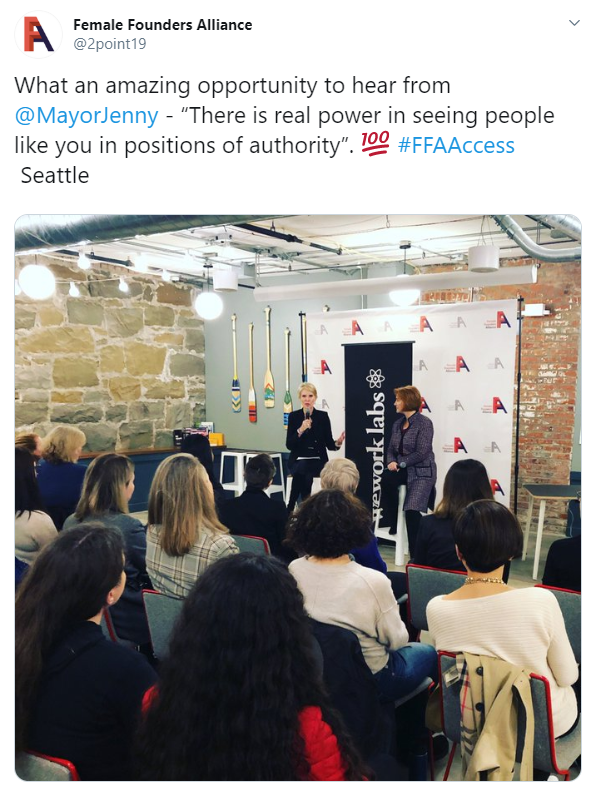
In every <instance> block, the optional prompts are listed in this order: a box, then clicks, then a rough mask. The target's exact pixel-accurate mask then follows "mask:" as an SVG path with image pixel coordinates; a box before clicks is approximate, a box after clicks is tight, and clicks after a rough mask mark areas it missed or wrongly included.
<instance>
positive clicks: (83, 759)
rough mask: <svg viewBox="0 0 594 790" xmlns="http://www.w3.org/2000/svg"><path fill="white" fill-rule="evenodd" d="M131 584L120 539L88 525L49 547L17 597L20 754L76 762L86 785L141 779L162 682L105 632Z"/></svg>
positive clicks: (138, 657)
mask: <svg viewBox="0 0 594 790" xmlns="http://www.w3.org/2000/svg"><path fill="white" fill-rule="evenodd" d="M124 583H125V573H124V541H123V539H122V536H121V534H120V532H119V531H118V530H117V529H115V528H113V527H102V526H91V525H88V526H84V527H75V528H73V529H69V530H68V531H67V532H63V533H62V534H60V535H59V536H58V537H57V538H56V540H55V541H53V542H52V543H50V544H49V545H47V546H46V547H45V548H44V549H43V550H42V552H41V554H40V555H39V557H38V558H37V559H36V560H35V562H34V563H33V565H32V566H31V568H30V569H29V571H28V573H27V574H26V576H25V578H24V579H23V581H22V582H21V584H20V586H19V589H18V592H17V599H16V612H15V634H16V651H15V691H16V748H17V751H20V750H22V749H30V750H33V751H37V752H41V753H43V754H50V755H52V757H60V758H62V759H65V760H70V761H71V762H72V763H73V764H74V766H75V767H76V769H77V770H78V772H79V774H80V778H81V779H84V780H96V781H99V780H126V779H130V778H131V777H130V751H131V744H132V738H133V735H134V731H135V729H136V725H137V719H138V716H139V713H140V707H141V703H142V698H143V695H144V693H145V692H146V690H147V689H148V688H149V687H150V686H152V685H153V684H154V682H155V679H156V675H155V673H154V671H153V669H152V668H151V667H150V665H149V664H148V662H147V661H146V660H145V658H144V657H143V656H141V655H140V654H139V653H136V652H135V651H133V650H130V649H129V648H125V647H122V646H120V645H117V644H115V643H114V642H111V641H108V640H107V639H106V638H105V636H104V635H103V632H102V630H101V625H100V624H101V617H102V610H103V607H104V606H111V605H113V604H115V603H116V602H117V600H118V598H119V597H120V595H121V594H122V591H123V589H124Z"/></svg>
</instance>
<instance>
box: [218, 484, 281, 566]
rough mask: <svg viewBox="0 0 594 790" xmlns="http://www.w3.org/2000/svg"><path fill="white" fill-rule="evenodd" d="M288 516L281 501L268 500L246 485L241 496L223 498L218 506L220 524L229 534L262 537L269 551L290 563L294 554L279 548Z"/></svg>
mask: <svg viewBox="0 0 594 790" xmlns="http://www.w3.org/2000/svg"><path fill="white" fill-rule="evenodd" d="M288 517H289V513H288V511H287V508H286V506H285V503H284V502H279V501H275V500H274V499H270V497H269V496H268V494H266V493H265V492H264V491H262V489H260V488H255V487H253V486H248V487H247V488H246V490H245V491H244V492H243V494H242V495H241V496H238V497H235V498H234V499H226V500H225V502H224V504H223V506H222V507H221V521H222V523H223V524H224V525H225V526H226V527H228V529H229V531H230V532H231V534H232V535H255V536H257V537H259V538H266V540H267V541H268V545H269V546H270V551H271V552H272V553H273V554H274V555H276V556H277V557H281V558H283V559H286V560H288V561H289V562H290V561H292V560H293V559H295V556H296V555H295V554H294V553H293V552H291V551H290V550H289V551H288V552H287V550H285V549H284V548H283V546H282V542H283V540H284V539H285V527H286V525H287V519H288Z"/></svg>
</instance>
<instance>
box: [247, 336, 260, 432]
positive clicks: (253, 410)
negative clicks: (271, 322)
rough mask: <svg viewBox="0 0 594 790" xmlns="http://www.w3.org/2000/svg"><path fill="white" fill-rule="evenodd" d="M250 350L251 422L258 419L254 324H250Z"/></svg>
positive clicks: (249, 403)
mask: <svg viewBox="0 0 594 790" xmlns="http://www.w3.org/2000/svg"><path fill="white" fill-rule="evenodd" d="M249 350H250V391H249V393H248V413H249V417H250V422H257V421H258V412H257V410H256V391H255V389H254V325H253V324H250V325H249Z"/></svg>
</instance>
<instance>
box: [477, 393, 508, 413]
mask: <svg viewBox="0 0 594 790" xmlns="http://www.w3.org/2000/svg"><path fill="white" fill-rule="evenodd" d="M481 411H482V412H483V414H498V413H499V412H500V411H502V412H503V413H504V414H507V409H506V408H505V406H504V405H503V401H502V400H501V398H498V397H494V398H493V400H492V402H491V403H487V404H485V405H484V406H483V408H482V410H481Z"/></svg>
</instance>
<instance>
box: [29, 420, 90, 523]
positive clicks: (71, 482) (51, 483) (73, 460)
mask: <svg viewBox="0 0 594 790" xmlns="http://www.w3.org/2000/svg"><path fill="white" fill-rule="evenodd" d="M86 441H87V438H86V436H85V435H84V433H83V432H82V431H79V429H78V428H73V427H72V426H70V425H59V426H58V427H57V428H54V429H53V430H52V431H50V432H49V434H48V435H47V436H46V437H45V439H44V441H43V450H42V457H43V461H42V463H40V465H39V469H38V472H37V480H38V482H39V490H40V491H41V497H42V499H43V501H44V503H45V506H46V508H47V512H48V513H49V514H50V516H51V517H52V520H53V522H54V524H55V525H56V528H57V529H58V530H60V529H62V525H63V524H64V521H65V520H66V519H67V518H68V516H69V515H70V514H71V513H74V511H75V509H76V505H77V502H78V500H79V498H80V492H81V489H82V484H83V478H84V476H85V467H84V466H79V465H78V463H77V462H78V459H79V458H80V454H81V452H82V448H83V446H84V444H85V442H86Z"/></svg>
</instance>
